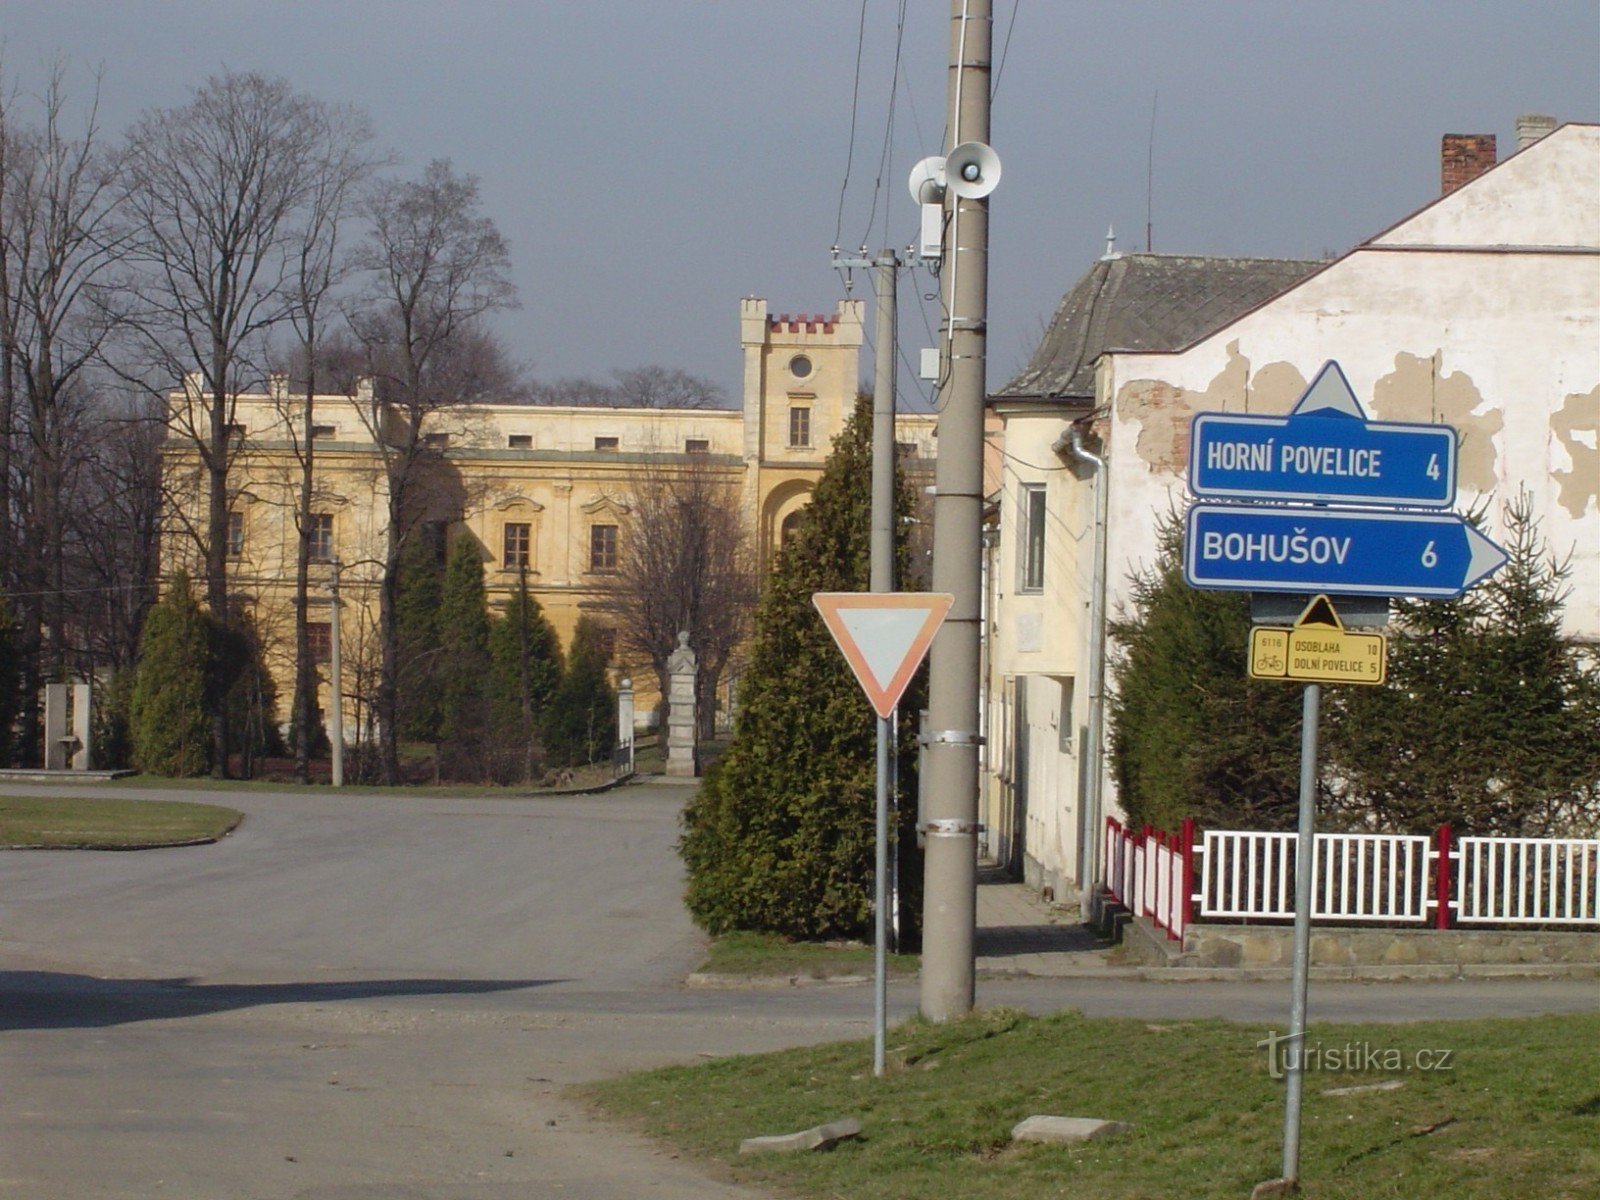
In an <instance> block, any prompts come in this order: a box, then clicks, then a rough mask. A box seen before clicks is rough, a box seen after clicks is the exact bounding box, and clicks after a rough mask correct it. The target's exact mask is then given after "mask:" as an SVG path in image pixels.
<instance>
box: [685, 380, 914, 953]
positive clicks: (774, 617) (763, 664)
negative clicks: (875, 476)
mask: <svg viewBox="0 0 1600 1200" xmlns="http://www.w3.org/2000/svg"><path fill="white" fill-rule="evenodd" d="M871 423H872V410H871V404H870V399H869V398H866V397H863V398H861V400H860V401H858V403H857V405H856V409H855V411H854V413H853V414H852V416H851V418H850V420H849V423H848V424H847V425H846V427H845V429H844V430H843V432H842V433H840V435H839V437H838V439H837V440H836V441H835V442H834V446H833V451H832V453H831V454H830V455H829V457H828V462H827V465H826V467H825V468H824V470H823V473H822V477H821V478H820V479H819V480H818V481H817V486H816V490H815V491H814V492H813V494H812V497H811V502H810V503H809V504H808V505H807V506H806V508H805V509H804V510H802V515H801V518H800V521H799V522H798V527H797V529H796V530H795V532H794V534H793V536H792V537H791V538H790V540H789V541H788V542H787V543H786V544H785V545H784V547H783V549H782V551H781V552H780V554H779V556H778V561H777V565H776V569H775V570H774V572H773V574H772V575H771V577H770V578H769V579H768V580H767V582H766V585H765V593H764V595H763V597H762V601H761V606H760V610H759V612H758V614H757V618H756V635H755V643H754V646H753V647H752V649H751V655H750V667H749V670H748V672H747V673H746V674H745V676H744V679H743V681H742V683H741V690H740V696H739V713H738V717H737V721H736V725H735V729H734V737H733V742H732V743H731V744H730V746H729V747H728V750H727V752H726V753H725V754H724V755H723V757H722V759H721V760H720V761H719V762H718V763H717V764H716V765H715V766H714V767H713V768H712V770H711V772H710V773H709V774H708V775H707V777H706V780H705V783H704V785H703V786H702V787H701V789H700V792H699V794H698V795H697V796H696V797H695V798H694V799H693V800H692V801H690V803H689V806H688V808H687V809H686V811H685V814H684V833H683V837H682V840H681V841H680V843H679V853H680V854H681V855H682V857H683V860H684V862H685V864H686V865H687V867H688V871H689V885H688V896H687V900H688V905H689V911H690V912H691V913H692V914H693V916H694V918H695V920H696V921H698V922H699V923H700V924H701V925H702V926H704V927H705V928H706V929H707V930H709V931H710V932H712V933H723V932H726V931H728V930H732V929H748V930H759V931H765V932H771V933H778V934H782V935H785V936H789V937H796V938H806V939H824V938H832V937H859V936H862V935H864V934H865V933H866V932H867V931H868V930H869V929H870V926H871V918H872V890H873V889H872V873H873V858H874V854H873V832H874V816H873V811H874V807H875V795H876V737H877V720H876V717H875V716H874V714H873V711H872V709H871V707H870V706H869V705H868V704H867V701H866V698H865V697H864V696H863V695H862V692H861V688H860V685H859V684H857V682H856V680H855V678H854V676H853V675H851V673H850V670H849V667H848V666H847V665H846V664H845V661H844V656H843V655H842V654H840V652H839V649H838V647H837V646H836V645H835V644H834V642H833V639H832V638H831V637H830V636H829V634H828V631H827V628H826V626H824V625H823V623H822V619H821V618H820V617H819V616H818V614H817V612H816V609H815V607H814V605H813V604H812V601H811V597H812V595H813V593H816V592H861V591H866V590H867V587H868V579H869V570H868V568H869V556H870V545H871V521H870V514H871V504H872V499H871V476H872V471H871ZM896 503H897V509H898V512H899V515H900V516H902V517H906V516H909V515H910V512H911V502H910V496H909V493H908V490H907V489H906V487H905V484H904V480H903V478H897V495H896ZM896 527H897V530H898V531H899V533H900V536H899V537H897V540H896V554H897V558H898V560H899V561H898V562H897V570H896V578H897V579H903V578H904V577H905V566H906V562H905V559H906V550H905V539H904V531H905V529H906V522H904V521H897V522H896ZM921 686H922V685H921V684H920V682H919V685H918V687H917V688H916V689H914V690H912V691H909V692H908V693H907V695H906V697H905V698H904V699H903V700H902V703H901V706H900V725H899V746H898V751H899V763H900V774H899V779H900V785H901V788H902V789H903V794H906V795H912V794H914V793H915V786H916V782H915V769H916V768H915V763H916V753H915V733H914V726H915V713H916V712H917V710H918V707H919V701H920V695H921ZM914 823H915V805H914V804H901V805H900V806H899V816H898V825H897V829H898V831H899V833H900V842H901V845H902V847H908V846H909V847H910V851H909V852H907V851H906V850H904V849H903V850H902V865H901V870H900V879H901V881H902V885H903V890H902V899H901V909H902V911H910V912H915V911H917V910H919V909H920V903H919V902H918V900H917V898H916V897H915V895H912V894H908V893H907V892H906V891H905V890H904V885H910V886H911V887H912V888H915V887H916V886H917V884H918V883H919V882H920V880H921V877H922V872H921V869H920V866H919V865H918V864H917V863H916V862H915V861H912V857H913V855H914V847H915V836H914V830H913V828H912V826H913V825H914Z"/></svg>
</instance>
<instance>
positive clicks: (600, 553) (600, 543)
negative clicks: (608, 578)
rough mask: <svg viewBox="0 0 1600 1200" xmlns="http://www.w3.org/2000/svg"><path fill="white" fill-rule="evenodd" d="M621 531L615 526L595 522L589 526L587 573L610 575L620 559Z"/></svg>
mask: <svg viewBox="0 0 1600 1200" xmlns="http://www.w3.org/2000/svg"><path fill="white" fill-rule="evenodd" d="M621 543H622V530H621V529H620V528H619V527H618V526H617V525H615V524H611V523H607V522H603V521H597V522H595V523H594V524H592V525H590V526H589V573H590V574H591V575H612V574H615V573H616V570H617V566H618V562H619V559H620V553H619V551H620V547H621Z"/></svg>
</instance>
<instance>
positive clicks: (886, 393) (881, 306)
mask: <svg viewBox="0 0 1600 1200" xmlns="http://www.w3.org/2000/svg"><path fill="white" fill-rule="evenodd" d="M899 267H900V260H899V259H898V258H896V257H895V254H894V251H893V250H883V251H880V252H879V254H878V257H877V258H876V259H874V260H873V262H872V269H873V276H872V279H873V287H874V289H875V290H876V291H877V294H878V327H877V334H876V341H877V358H876V361H875V363H874V371H873V379H872V559H871V564H872V565H871V589H872V590H873V591H874V592H892V591H894V515H895V514H894V465H895V444H894V400H895V395H894V393H895V387H894V348H895V284H896V272H897V271H898V270H899Z"/></svg>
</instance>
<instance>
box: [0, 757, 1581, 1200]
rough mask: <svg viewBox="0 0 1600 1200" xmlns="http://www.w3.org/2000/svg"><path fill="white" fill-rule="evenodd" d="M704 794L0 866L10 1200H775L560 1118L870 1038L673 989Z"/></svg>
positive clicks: (1132, 1002) (739, 996) (692, 949)
mask: <svg viewBox="0 0 1600 1200" xmlns="http://www.w3.org/2000/svg"><path fill="white" fill-rule="evenodd" d="M16 790H19V791H20V790H29V789H23V788H18V789H16ZM101 794H103V793H101ZM687 794H688V793H687V791H686V790H685V789H683V788H681V787H674V786H667V785H646V786H634V787H630V788H627V789H624V790H622V791H618V792H613V793H609V794H607V795H603V796H598V797H592V798H559V799H535V800H499V799H494V800H454V799H449V800H445V799H429V798H420V797H403V798H395V797H383V798H352V797H338V798H334V797H330V796H329V795H328V794H327V793H326V792H323V793H321V794H318V793H315V792H313V793H308V794H294V793H282V794H277V793H273V794H268V793H259V792H248V793H227V794H225V795H219V796H216V797H210V796H207V795H205V794H203V793H195V792H184V793H181V795H180V797H179V798H188V799H196V800H198V799H213V798H214V799H217V800H219V801H221V802H223V803H227V804H231V805H233V806H234V807H236V808H242V809H244V810H245V812H246V814H247V819H246V821H245V823H244V825H243V826H242V827H241V828H240V829H239V831H238V832H237V833H235V834H234V835H233V836H231V837H229V838H228V839H226V840H225V841H223V842H221V843H219V844H217V845H215V846H207V847H197V848H189V849H182V850H156V851H142V852H138V853H123V854H116V853H46V852H31V853H30V852H15V853H6V854H0V1079H3V1080H4V1093H3V1095H4V1102H3V1104H0V1197H18V1198H19V1200H20V1198H22V1197H27V1198H28V1200H58V1198H59V1200H90V1198H102V1197H103V1198H112V1197H115V1198H124V1197H125V1198H128V1200H134V1198H139V1200H146V1198H149V1197H176V1198H182V1200H234V1198H238V1200H287V1198H297V1200H378V1198H380V1197H381V1198H384V1200H500V1198H505V1197H518V1198H524V1197H565V1198H570V1200H623V1198H628V1200H632V1198H634V1197H639V1196H651V1197H662V1198H665V1200H680V1198H681V1200H691V1198H693V1200H733V1198H735V1197H751V1196H753V1195H754V1193H751V1192H748V1191H745V1190H742V1189H739V1188H734V1187H730V1186H727V1185H725V1184H721V1183H718V1182H715V1181H713V1180H711V1179H708V1178H706V1177H705V1176H704V1175H702V1174H700V1173H699V1172H697V1171H695V1170H694V1169H692V1168H690V1167H688V1166H687V1165H685V1164H683V1163H681V1162H679V1161H677V1160H676V1159H673V1158H672V1157H670V1155H668V1154H667V1153H666V1152H664V1151H662V1150H660V1149H658V1148H655V1147H653V1146H651V1145H650V1144H648V1143H645V1142H643V1141H641V1140H640V1139H637V1138H635V1137H633V1136H631V1135H628V1134H626V1133H623V1132H620V1131H618V1130H616V1129H613V1128H611V1127H608V1126H607V1125H605V1124H604V1123H602V1122H600V1121H598V1120H596V1119H595V1118H594V1117H593V1116H592V1115H591V1114H588V1113H585V1112H584V1111H582V1109H581V1108H580V1107H578V1106H577V1105H575V1104H574V1103H573V1102H572V1101H571V1100H570V1099H569V1098H568V1097H567V1096H566V1095H565V1089H566V1088H567V1087H568V1085H571V1084H573V1083H578V1082H582V1081H584V1080H589V1079H594V1078H597V1077H600V1076H604V1075H608V1074H613V1073H617V1072H620V1071H625V1070H631V1069H635V1068H639V1067H644V1066H652V1065H658V1064H662V1063H668V1062H682V1061H692V1060H694V1059H696V1058H698V1057H702V1056H713V1055H723V1054H729V1053H738V1052H749V1051H759V1050H765V1049H772V1048H776V1047H779V1046H786V1045H795V1044H800V1043H804V1042H811V1041H821V1040H831V1039H836V1038H844V1037H865V1036H868V1035H869V1034H870V1032H871V1009H872V1002H871V995H870V990H869V989H868V988H865V987H861V986H854V987H821V988H796V989H780V990H751V991H701V990H690V989H686V988H683V987H681V986H680V981H681V980H682V979H683V977H684V976H685V975H686V974H687V973H688V972H689V971H691V970H692V969H693V968H694V967H695V966H696V965H698V963H699V961H700V957H701V954H702V952H703V948H704V942H703V940H702V938H701V937H700V935H699V934H698V933H697V932H696V931H695V930H694V928H693V927H692V925H691V924H690V923H689V921H688V918H687V916H686V915H685V914H684V912H683V909H682V906H681V904H680V902H679V894H680V890H681V879H680V874H679V868H678V863H677V860H676V857H675V855H674V853H673V849H672V847H673V842H674V840H675V837H676V830H677V824H676V822H677V813H678V810H679V808H680V806H681V804H682V802H683V800H684V799H685V798H686V797H687ZM151 795H154V793H151ZM979 1001H980V1003H985V1004H998V1003H1005V1004H1016V1005H1020V1006H1023V1007H1027V1008H1029V1009H1032V1010H1035V1011H1050V1010H1054V1009H1059V1008H1063V1007H1076V1008H1081V1009H1083V1010H1084V1011H1085V1012H1087V1013H1090V1014H1091V1015H1094V1014H1102V1013H1104V1014H1111V1013H1116V1014H1122V1015H1128V1014H1137V1015H1147V1016H1150V1017H1173V1016H1197V1015H1215V1016H1226V1017H1232V1018H1236V1019H1241V1020H1252V1021H1256V1020H1259V1021H1271V1020H1274V1019H1281V1018H1282V1016H1283V1012H1284V1004H1285V997H1284V987H1283V986H1282V985H1281V984H1272V983H1228V982H1223V983H1217V982H1212V983H1191V984H1164V983H1145V982H1139V981H1132V980H1119V979H1058V980H1037V981H1027V980H1006V981H993V982H984V983H982V984H980V990H979ZM915 1005H916V991H915V985H914V984H910V985H900V986H897V987H896V988H895V989H894V990H893V991H892V993H891V1013H892V1014H893V1015H894V1016H896V1017H899V1016H905V1015H909V1014H910V1013H911V1012H912V1011H913V1010H914V1008H915ZM1313 1007H1314V1014H1315V1015H1316V1016H1318V1017H1323V1018H1327V1019H1332V1018H1334V1017H1342V1018H1349V1019H1371V1020H1405V1019H1414V1018H1419V1017H1450V1016H1472V1015H1500V1014H1510V1013H1531V1012H1545V1011H1576V1010H1587V1009H1596V1008H1600V986H1597V985H1596V984H1595V983H1594V982H1593V981H1547V982H1537V981H1521V982H1456V983H1423V984H1326V985H1318V986H1317V988H1316V990H1315V994H1314V1005H1313ZM771 1132H782V1131H774V1130H757V1129H734V1128H730V1130H729V1138H730V1140H737V1139H739V1138H741V1137H745V1136H749V1135H751V1134H754V1133H771Z"/></svg>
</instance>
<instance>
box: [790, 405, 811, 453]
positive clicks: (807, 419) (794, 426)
mask: <svg viewBox="0 0 1600 1200" xmlns="http://www.w3.org/2000/svg"><path fill="white" fill-rule="evenodd" d="M797 433H798V435H799V436H798V438H797V437H796V434H797ZM811 448H812V443H811V405H809V404H791V405H790V406H789V449H791V450H810V449H811Z"/></svg>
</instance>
